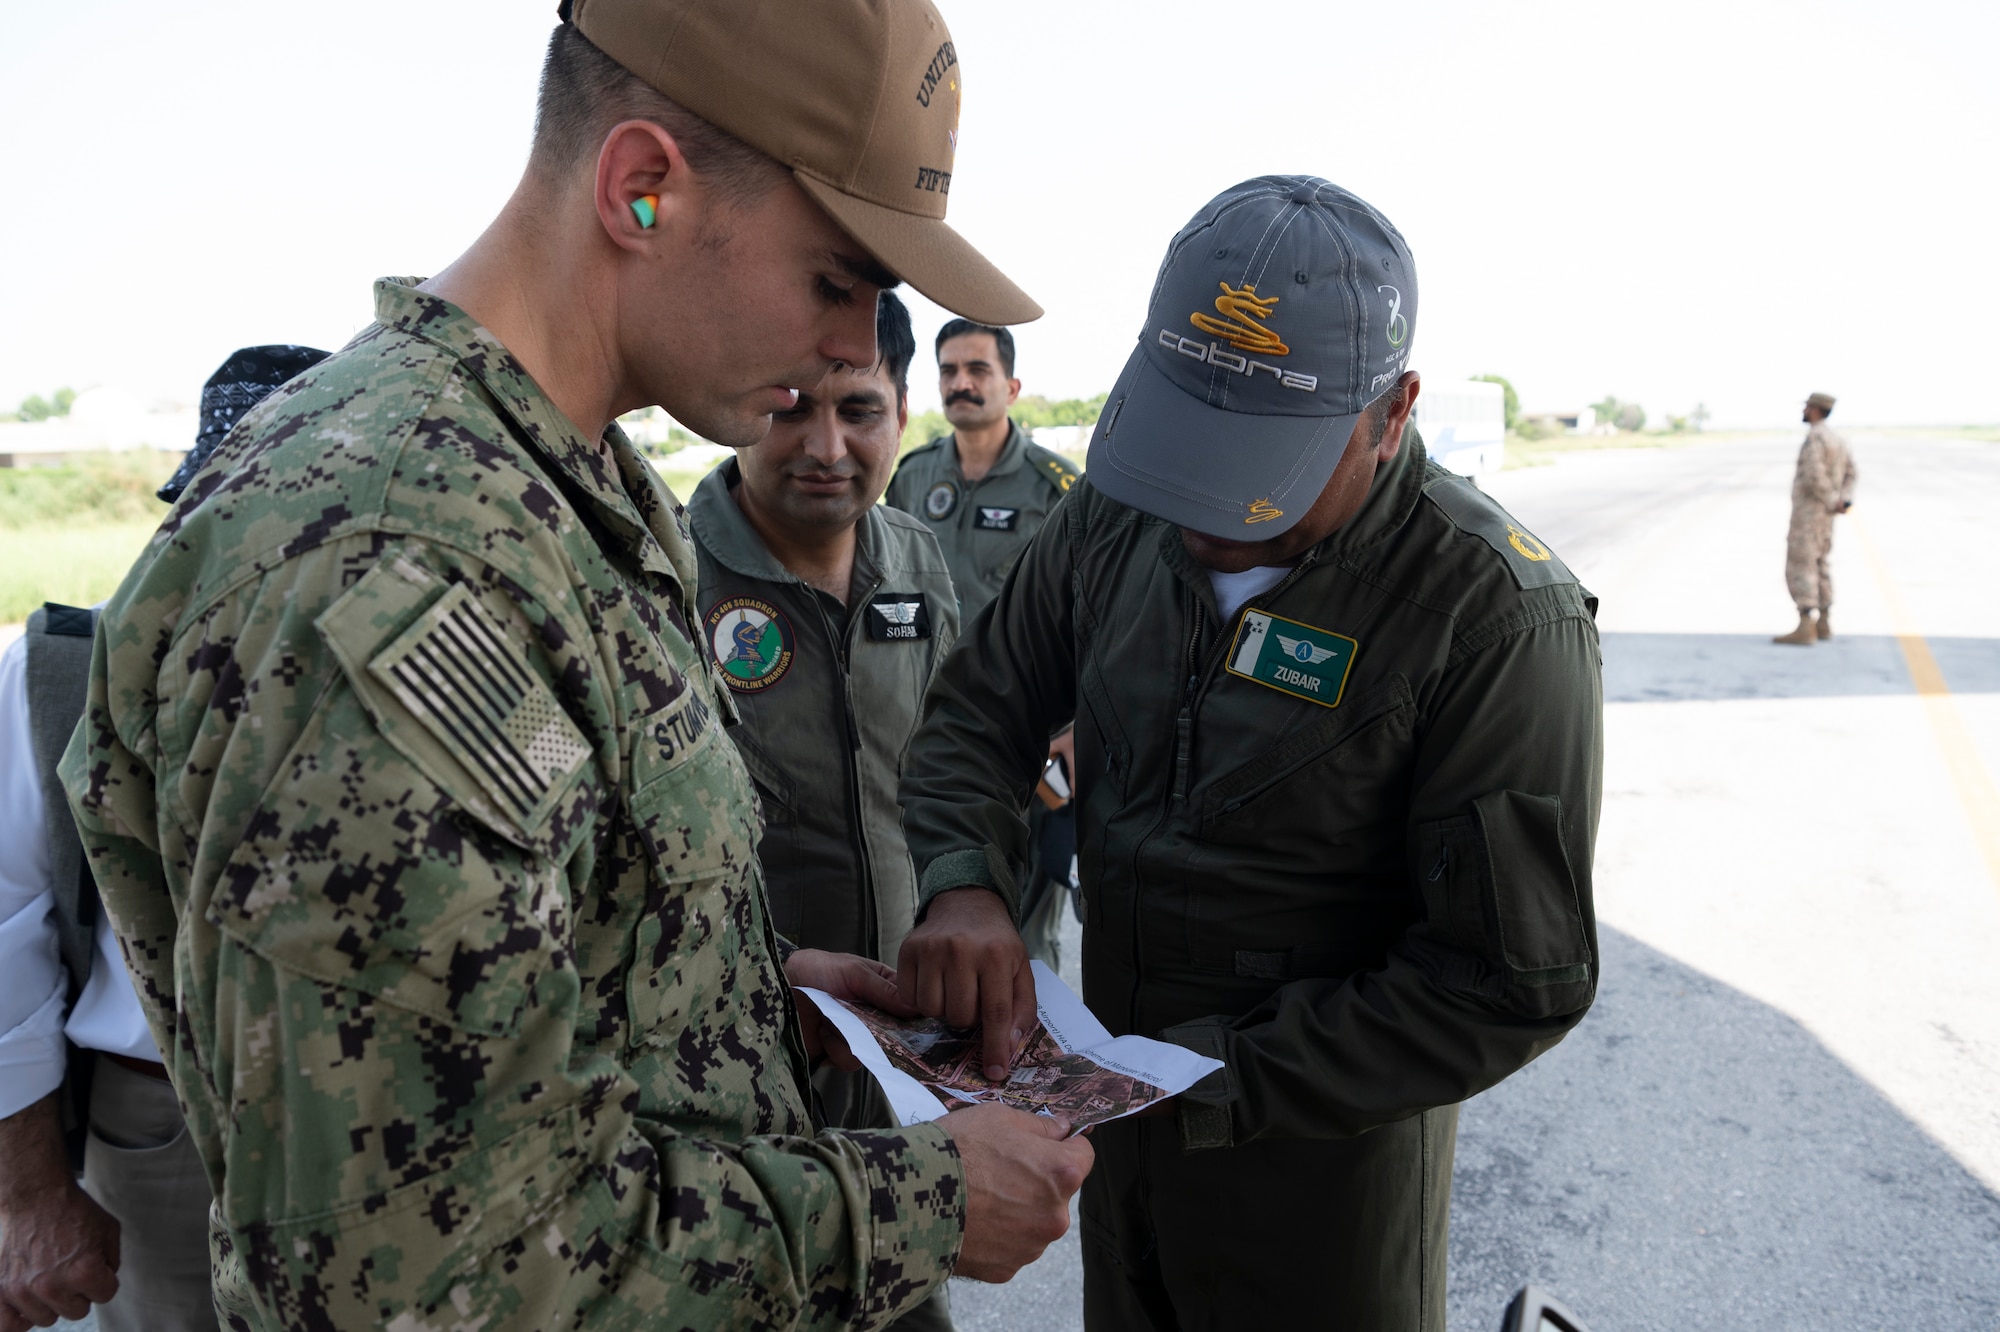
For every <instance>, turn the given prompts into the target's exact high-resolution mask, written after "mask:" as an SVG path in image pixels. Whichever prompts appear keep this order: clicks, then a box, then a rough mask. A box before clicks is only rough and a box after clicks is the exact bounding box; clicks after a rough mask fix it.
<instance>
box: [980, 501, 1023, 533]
mask: <svg viewBox="0 0 2000 1332" xmlns="http://www.w3.org/2000/svg"><path fill="white" fill-rule="evenodd" d="M972 525H973V526H974V527H976V528H978V529H979V530H980V531H982V532H1011V531H1013V530H1014V529H1015V528H1017V527H1019V526H1020V525H1021V511H1020V510H1019V509H993V508H988V507H987V506H986V505H984V504H982V505H980V506H979V516H978V517H976V518H974V519H973V520H972Z"/></svg>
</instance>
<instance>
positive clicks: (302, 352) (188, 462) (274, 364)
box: [158, 344, 327, 504]
mask: <svg viewBox="0 0 2000 1332" xmlns="http://www.w3.org/2000/svg"><path fill="white" fill-rule="evenodd" d="M326 355H327V354H326V353H325V352H323V351H321V350H320V349H319V348H317V347H294V346H291V345H289V344H286V345H282V346H270V347H242V348H239V349H238V350H236V351H233V352H231V353H230V354H229V359H228V360H226V361H224V362H223V363H222V368H221V369H220V370H217V371H216V372H215V373H214V374H212V375H210V376H209V377H208V382H207V383H206V384H203V385H202V386H201V429H200V430H198V431H196V432H195V437H194V447H193V448H191V449H189V450H188V455H187V457H186V458H185V459H184V460H182V462H181V465H180V466H179V467H178V468H176V469H175V471H174V475H173V479H172V480H170V481H168V482H167V484H165V485H164V486H161V487H160V489H159V491H158V494H159V496H160V498H161V499H163V500H165V501H166V502H167V503H169V504H172V503H173V502H174V501H175V500H177V499H179V498H180V497H181V492H182V491H183V490H186V489H187V487H188V482H190V481H192V480H194V477H195V473H196V472H199V471H200V470H201V469H202V465H203V464H204V463H206V462H207V461H208V458H209V455H210V454H212V453H214V452H215V448H216V445H218V444H220V443H222V441H223V440H224V439H225V438H227V437H228V435H229V432H230V431H231V430H233V429H235V428H236V422H237V421H238V420H239V419H240V418H241V417H242V415H243V413H245V412H247V411H249V410H250V409H251V408H252V407H255V406H256V405H257V404H258V403H260V402H262V401H264V399H265V398H266V397H268V396H270V393H271V390H272V389H274V388H277V387H278V386H279V385H280V384H282V383H284V382H285V381H286V380H288V379H291V378H292V377H293V376H295V375H298V374H302V373H304V372H305V371H307V370H309V369H311V368H312V367H313V366H316V365H318V364H319V363H320V362H321V361H324V360H325V359H326Z"/></svg>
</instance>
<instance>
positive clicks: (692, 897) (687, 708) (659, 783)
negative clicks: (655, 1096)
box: [626, 680, 759, 1045]
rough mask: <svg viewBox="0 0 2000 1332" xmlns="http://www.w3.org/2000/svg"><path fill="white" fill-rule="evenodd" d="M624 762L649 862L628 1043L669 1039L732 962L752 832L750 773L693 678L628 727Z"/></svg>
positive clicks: (749, 899)
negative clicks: (627, 752)
mask: <svg viewBox="0 0 2000 1332" xmlns="http://www.w3.org/2000/svg"><path fill="white" fill-rule="evenodd" d="M631 765H632V766H631V773H632V794H631V796H630V802H631V814H632V823H633V826H634V827H635V828H636V829H637V831H638V833H639V837H640V839H641V842H642V844H643V846H644V850H645V854H646V856H647V859H648V862H649V863H648V865H647V870H646V893H645V901H644V904H643V906H642V907H641V909H640V912H639V919H638V922H637V925H636V926H635V928H634V935H633V950H632V970H631V975H630V983H629V984H628V986H627V990H626V993H627V1002H628V1004H629V1008H630V1012H629V1016H630V1018H631V1027H630V1030H631V1041H632V1043H633V1044H635V1045H647V1044H656V1043H660V1042H663V1041H671V1040H673V1039H674V1038H675V1036H676V1034H677V1033H678V1032H679V1031H680V1030H682V1029H683V1028H684V1027H685V1025H686V1023H687V1019H688V1015H689V1014H690V1013H691V1012H693V1011H695V1010H697V1009H699V1008H700V1007H701V1006H702V1005H703V1003H705V1002H707V1001H710V1000H712V999H713V998H714V997H715V996H716V995H717V993H718V992H719V989H720V986H721V984H722V981H723V978H724V977H725V976H726V975H727V974H728V973H729V972H730V971H731V970H732V969H733V967H734V963H735V952H736V944H740V941H741V940H742V939H744V938H745V937H747V933H748V931H749V930H751V929H752V928H754V925H755V921H756V916H755V912H754V901H755V894H756V892H757V852H756V848H757V837H758V831H759V830H758V813H757V795H756V792H755V790H754V789H753V788H752V786H751V784H750V777H749V774H748V772H747V771H746V770H745V768H744V766H743V761H742V759H741V757H740V756H739V755H738V754H737V752H736V746H735V745H733V744H731V743H730V742H729V740H728V739H727V738H726V737H725V736H724V735H723V734H722V727H721V723H720V721H719V720H718V718H717V717H716V715H715V712H714V708H713V705H712V704H711V703H710V701H709V699H708V697H707V696H706V692H705V691H704V690H703V689H702V687H701V685H700V684H699V683H697V682H695V681H692V680H691V681H689V684H688V688H687V689H686V691H685V692H683V693H682V695H681V696H680V697H679V698H678V699H676V700H674V702H672V703H669V704H668V705H667V706H666V707H664V708H661V709H660V710H659V711H657V712H655V713H653V714H652V715H651V716H648V717H646V718H644V719H643V720H642V721H641V722H640V723H639V725H637V726H635V727H634V728H633V731H632V754H631ZM720 940H729V941H733V942H732V945H731V946H730V947H727V948H724V947H719V946H718V941H720ZM725 954H727V956H725Z"/></svg>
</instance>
